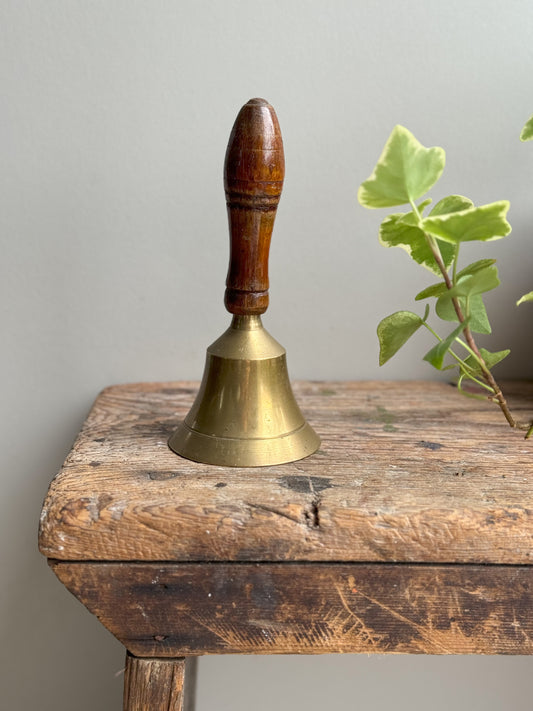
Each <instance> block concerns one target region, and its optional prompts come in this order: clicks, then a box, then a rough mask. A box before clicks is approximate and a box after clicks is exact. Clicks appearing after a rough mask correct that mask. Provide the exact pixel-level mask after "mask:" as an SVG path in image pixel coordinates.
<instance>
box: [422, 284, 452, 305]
mask: <svg viewBox="0 0 533 711" xmlns="http://www.w3.org/2000/svg"><path fill="white" fill-rule="evenodd" d="M447 291H448V287H447V286H446V284H445V283H444V282H443V281H441V282H439V283H438V284H432V285H431V286H428V287H426V288H425V289H423V290H422V291H420V292H419V293H418V294H417V295H416V296H415V301H421V300H422V299H429V298H431V297H432V296H442V295H443V294H446V292H447Z"/></svg>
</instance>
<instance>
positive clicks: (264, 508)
mask: <svg viewBox="0 0 533 711" xmlns="http://www.w3.org/2000/svg"><path fill="white" fill-rule="evenodd" d="M246 506H249V507H250V508H251V509H258V510H259V511H266V512H267V513H271V514H274V515H275V516H281V517H282V518H286V519H287V520H289V521H292V522H293V523H298V524H302V523H304V522H303V521H302V520H300V519H298V518H296V517H295V516H291V515H290V514H288V513H285V511H279V510H278V509H276V508H274V507H273V506H266V504H251V503H250V502H248V501H247V502H246Z"/></svg>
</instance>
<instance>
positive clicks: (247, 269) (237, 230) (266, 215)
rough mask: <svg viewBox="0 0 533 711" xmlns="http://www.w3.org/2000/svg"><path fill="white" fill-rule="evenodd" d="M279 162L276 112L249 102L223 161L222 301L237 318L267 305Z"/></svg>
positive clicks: (260, 102)
mask: <svg viewBox="0 0 533 711" xmlns="http://www.w3.org/2000/svg"><path fill="white" fill-rule="evenodd" d="M284 175H285V158H284V155H283V141H282V138H281V131H280V128H279V123H278V118H277V116H276V112H275V111H274V109H273V108H272V106H270V104H269V103H268V102H267V101H265V100H264V99H251V100H250V101H249V102H248V103H247V104H245V105H244V106H243V107H242V109H241V110H240V112H239V115H238V116H237V119H236V121H235V124H234V125H233V129H232V131H231V135H230V139H229V143H228V148H227V151H226V160H225V163H224V188H225V191H226V203H227V206H228V219H229V229H230V261H229V269H228V277H227V279H226V287H227V288H226V295H225V299H224V303H225V304H226V308H227V310H228V311H229V312H230V313H232V314H236V315H239V316H247V315H253V314H262V313H264V312H265V311H266V310H267V307H268V252H269V249H270V237H271V236H272V228H273V227H274V219H275V217H276V209H277V207H278V202H279V198H280V196H281V190H282V188H283V178H284Z"/></svg>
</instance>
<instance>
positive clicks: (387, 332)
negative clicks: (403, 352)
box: [378, 311, 427, 365]
mask: <svg viewBox="0 0 533 711" xmlns="http://www.w3.org/2000/svg"><path fill="white" fill-rule="evenodd" d="M426 318H427V313H426ZM423 323H424V320H423V319H421V318H420V316H418V314H414V313H413V312H412V311H396V313H393V314H391V315H390V316H387V317H385V318H384V319H383V320H382V321H380V323H379V325H378V338H379V364H380V365H383V364H384V363H386V362H387V361H388V360H390V359H391V358H392V356H393V355H394V354H395V353H397V352H398V351H399V350H400V348H401V347H402V346H403V344H404V343H406V342H407V341H408V340H409V339H410V338H411V336H412V335H413V333H416V331H418V329H419V328H420V326H421V325H422V324H423Z"/></svg>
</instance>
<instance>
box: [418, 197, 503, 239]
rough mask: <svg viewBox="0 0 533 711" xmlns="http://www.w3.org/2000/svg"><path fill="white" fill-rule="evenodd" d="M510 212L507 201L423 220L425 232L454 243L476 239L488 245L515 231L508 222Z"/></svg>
mask: <svg viewBox="0 0 533 711" xmlns="http://www.w3.org/2000/svg"><path fill="white" fill-rule="evenodd" d="M508 210H509V203H508V202H507V200H500V201H499V202H493V203H490V204H488V205H481V206H480V207H472V208H470V209H468V210H460V211H459V212H452V213H448V214H447V215H437V216H435V217H432V216H431V215H430V216H429V217H426V218H425V219H424V220H423V229H425V230H426V231H427V232H429V233H430V234H432V235H433V236H434V237H438V238H439V239H442V240H444V241H446V242H450V243H451V244H458V243H459V242H471V241H473V240H480V241H482V242H488V241H490V240H494V239H501V238H502V237H505V235H508V234H509V232H510V231H511V225H510V224H509V223H508V222H507V220H506V219H505V216H506V215H507V211H508Z"/></svg>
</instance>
